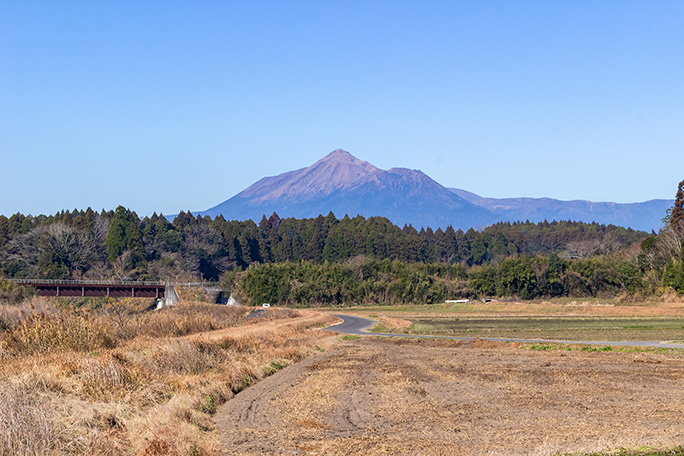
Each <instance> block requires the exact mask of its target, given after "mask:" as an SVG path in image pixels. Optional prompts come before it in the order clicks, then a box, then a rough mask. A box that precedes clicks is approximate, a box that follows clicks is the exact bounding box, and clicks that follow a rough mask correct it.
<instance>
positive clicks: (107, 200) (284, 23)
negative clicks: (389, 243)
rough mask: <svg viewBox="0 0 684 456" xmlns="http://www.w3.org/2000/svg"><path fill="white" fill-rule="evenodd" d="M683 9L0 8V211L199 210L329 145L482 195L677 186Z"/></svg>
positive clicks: (259, 4)
mask: <svg viewBox="0 0 684 456" xmlns="http://www.w3.org/2000/svg"><path fill="white" fill-rule="evenodd" d="M682 24H684V1H681V0H676V1H667V0H659V1H644V0H640V1H629V0H586V1H549V0H544V1H524V0H521V1H510V0H502V1H488V0H472V1H444V2H437V1H422V2H417V1H395V0H393V1H372V2H369V1H327V0H326V1H314V0H311V1H280V0H278V1H247V0H245V1H239V2H238V1H227V0H226V1H219V0H211V1H210V0H204V1H173V0H163V1H152V0H136V1H125V0H123V1H122V0H117V1H99V0H98V1H85V0H84V1H70V0H60V1H53V0H50V1H32V0H21V1H16V0H0V213H1V214H5V215H10V214H12V213H15V212H18V211H19V212H22V213H24V214H29V213H31V214H39V213H54V212H56V211H58V210H60V209H73V208H86V207H88V206H90V207H93V208H94V209H96V210H100V209H102V208H105V209H113V208H115V207H116V206H117V205H119V204H121V205H124V206H127V207H129V208H131V209H134V210H136V211H137V212H138V213H139V214H140V215H148V214H151V213H152V212H153V211H157V212H163V213H166V214H171V213H177V212H178V211H179V210H182V209H192V210H204V209H207V208H209V207H211V206H214V205H216V204H218V203H220V202H222V201H224V200H226V199H228V198H230V197H231V196H233V195H235V194H236V193H238V192H240V191H241V190H242V189H244V188H245V187H247V186H248V185H250V184H252V183H253V182H255V181H256V180H258V179H259V178H261V177H263V176H266V175H276V174H280V173H282V172H286V171H290V170H293V169H297V168H301V167H305V166H308V165H311V164H312V163H314V162H315V161H316V160H318V159H320V158H322V157H323V156H324V155H326V154H327V153H329V152H330V151H332V150H333V149H337V148H343V149H346V150H348V151H349V152H351V153H352V154H354V155H355V156H357V157H358V158H360V159H362V160H367V161H369V162H371V163H372V164H374V165H376V166H378V167H380V168H383V169H388V168H391V167H406V168H413V169H420V170H422V171H423V172H425V173H426V174H428V175H429V176H431V177H432V178H433V179H435V180H436V181H438V182H440V183H441V184H443V185H445V186H450V187H460V188H464V189H466V190H469V191H472V192H475V193H478V194H480V195H482V196H492V197H515V196H532V197H541V196H548V197H553V198H559V199H588V200H594V201H616V202H634V201H644V200H648V199H653V198H674V194H675V191H676V187H677V184H678V182H679V181H681V180H682V179H684V26H683V25H682Z"/></svg>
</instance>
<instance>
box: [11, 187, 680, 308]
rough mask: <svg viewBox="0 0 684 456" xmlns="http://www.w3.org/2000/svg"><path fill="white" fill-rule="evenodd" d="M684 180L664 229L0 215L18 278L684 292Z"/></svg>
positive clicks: (125, 214)
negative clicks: (418, 226) (456, 227)
mask: <svg viewBox="0 0 684 456" xmlns="http://www.w3.org/2000/svg"><path fill="white" fill-rule="evenodd" d="M683 205H684V181H683V182H682V183H680V185H679V188H678V192H677V198H676V201H675V205H674V207H673V208H672V210H670V211H669V212H668V214H667V215H666V217H665V219H664V222H665V226H664V228H663V230H661V232H660V233H658V234H657V235H656V234H655V233H652V234H650V235H649V234H647V233H644V232H638V231H634V230H631V229H625V228H621V227H616V226H612V225H608V226H606V225H599V224H596V223H592V224H587V223H579V222H570V221H561V222H556V221H554V222H547V221H544V222H541V223H530V222H519V223H498V224H495V225H492V226H489V227H487V228H485V229H484V230H482V231H476V230H473V229H470V230H468V231H466V232H463V231H462V230H454V229H453V228H451V227H448V228H446V229H444V230H442V229H438V230H436V231H434V230H432V229H430V228H425V229H420V230H416V229H415V228H413V227H412V226H404V227H403V228H400V227H398V226H396V225H393V224H392V223H391V222H390V221H389V220H387V219H385V218H382V217H370V218H365V217H362V216H357V217H353V218H350V217H348V216H345V217H343V218H342V219H338V218H336V217H335V216H334V215H333V214H332V213H330V214H328V215H327V216H322V215H321V216H318V217H316V218H310V219H294V218H286V219H280V218H279V217H278V216H277V215H276V214H273V215H272V216H271V217H270V218H266V217H265V216H264V217H263V218H262V220H261V221H260V223H259V224H256V223H254V222H252V221H250V220H248V221H227V220H225V219H224V218H223V217H221V216H218V217H215V218H213V219H212V218H210V217H201V216H194V215H192V214H191V213H190V212H181V213H180V214H178V216H176V217H175V218H174V219H173V221H171V222H170V221H169V220H167V219H166V218H165V217H164V216H163V215H159V216H158V215H157V214H153V215H152V216H151V217H143V218H142V219H141V218H140V217H139V216H138V215H137V214H136V213H135V212H133V211H130V210H128V209H126V208H124V207H122V206H119V207H118V208H116V210H113V211H102V212H99V213H98V212H95V211H93V210H91V209H87V210H85V211H82V210H74V211H62V212H59V213H57V214H55V215H50V216H45V215H39V216H31V215H29V216H24V215H22V214H14V215H12V216H11V217H9V218H8V217H5V216H1V215H0V268H1V271H0V272H1V273H2V275H3V276H6V277H14V278H49V279H65V278H73V279H78V278H98V279H104V278H119V279H141V280H142V279H171V280H179V279H181V280H183V279H189V280H196V279H204V280H219V279H220V280H221V283H222V284H223V285H224V288H225V289H230V290H231V291H233V292H234V293H236V294H237V295H239V296H240V297H241V298H242V299H246V300H248V301H250V302H254V303H259V302H274V303H280V304H287V305H314V304H316V305H319V304H327V305H336V304H342V303H364V302H365V303H382V302H386V303H409V302H439V301H442V300H444V299H448V298H459V297H460V298H472V297H476V296H477V297H482V296H500V297H516V298H524V299H529V298H536V297H554V296H605V295H614V294H618V293H641V294H653V293H658V292H661V291H663V290H666V289H674V290H677V291H678V292H684V247H683V241H684V212H683V210H682V207H683Z"/></svg>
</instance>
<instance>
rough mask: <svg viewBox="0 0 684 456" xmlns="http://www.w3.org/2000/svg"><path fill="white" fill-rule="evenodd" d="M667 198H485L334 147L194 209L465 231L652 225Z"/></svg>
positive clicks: (657, 223)
mask: <svg viewBox="0 0 684 456" xmlns="http://www.w3.org/2000/svg"><path fill="white" fill-rule="evenodd" d="M672 204H673V201H672V200H651V201H646V202H643V203H631V204H619V203H609V202H601V203H594V202H591V201H560V200H555V199H550V198H504V199H496V198H483V197H481V196H478V195H476V194H474V193H471V192H468V191H465V190H461V189H456V188H451V189H449V188H446V187H443V186H442V185H440V184H439V183H437V182H435V181H434V180H432V179H431V178H430V177H428V176H427V175H425V174H424V173H422V172H421V171H418V170H411V169H406V168H392V169H389V170H387V171H385V170H382V169H379V168H376V167H375V166H373V165H371V164H370V163H368V162H365V161H362V160H359V159H358V158H356V157H354V156H353V155H351V154H350V153H349V152H347V151H344V150H342V149H338V150H335V151H333V152H331V153H330V154H328V155H327V156H326V157H324V158H322V159H321V160H319V161H317V162H316V163H314V164H313V165H311V166H309V167H308V168H302V169H298V170H295V171H290V172H287V173H284V174H280V175H278V176H272V177H265V178H263V179H261V180H259V181H258V182H256V183H255V184H253V185H251V186H249V187H248V188H246V189H245V190H243V191H242V192H240V193H238V194H237V195H235V196H234V197H232V198H230V199H229V200H227V201H224V202H223V203H221V204H219V205H218V206H215V207H212V208H211V209H208V210H206V211H202V212H200V214H201V215H209V216H211V217H215V216H217V215H223V217H224V218H226V219H228V220H247V219H252V220H254V221H256V222H258V221H259V220H261V218H262V217H263V216H264V215H266V216H267V217H268V216H269V215H270V214H272V213H273V212H276V213H277V214H278V215H279V216H280V217H296V218H311V217H317V216H318V215H320V214H322V215H327V214H328V213H329V212H331V211H332V212H333V213H334V214H335V216H337V217H338V218H342V217H344V215H345V214H346V215H349V216H350V217H354V216H356V215H363V216H365V217H372V216H382V217H387V218H388V219H389V220H390V221H391V222H393V223H394V224H396V225H398V226H403V225H405V224H406V225H413V227H415V228H420V227H428V226H429V227H432V228H433V229H437V228H438V227H441V228H445V227H447V226H449V225H451V226H453V227H454V229H458V228H461V229H463V230H467V229H468V228H471V227H472V228H481V227H484V226H487V225H490V224H492V223H496V222H500V221H504V222H513V221H525V220H529V221H531V222H541V221H543V220H548V221H552V220H574V221H582V222H587V223H591V222H597V223H603V224H614V225H618V226H624V227H631V228H634V229H640V230H645V231H650V230H656V231H657V230H658V229H659V228H660V227H661V226H662V222H661V219H662V217H664V216H665V211H666V210H667V208H669V207H671V206H672Z"/></svg>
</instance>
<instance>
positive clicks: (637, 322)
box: [341, 298, 684, 341]
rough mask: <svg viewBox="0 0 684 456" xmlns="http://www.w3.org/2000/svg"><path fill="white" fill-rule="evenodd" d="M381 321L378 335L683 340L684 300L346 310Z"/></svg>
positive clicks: (556, 302)
mask: <svg viewBox="0 0 684 456" xmlns="http://www.w3.org/2000/svg"><path fill="white" fill-rule="evenodd" d="M341 312H346V313H351V314H355V315H359V316H363V317H367V318H371V319H374V320H377V321H379V324H378V325H377V326H376V327H375V328H373V331H374V332H394V333H401V334H426V335H439V336H459V337H492V338H520V339H562V340H578V341H582V340H599V341H600V340H606V341H619V340H624V341H630V340H659V341H682V340H684V300H682V299H677V298H670V300H669V301H666V300H661V301H660V302H658V301H651V302H638V301H637V302H633V301H619V300H600V299H590V300H580V301H578V300H573V299H567V298H564V299H558V300H551V301H529V302H522V301H516V302H488V303H483V302H480V301H475V302H471V303H458V304H435V305H416V306H397V307H395V306H373V307H355V308H351V309H344V310H343V311H341Z"/></svg>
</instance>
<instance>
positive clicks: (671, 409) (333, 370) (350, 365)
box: [216, 338, 684, 455]
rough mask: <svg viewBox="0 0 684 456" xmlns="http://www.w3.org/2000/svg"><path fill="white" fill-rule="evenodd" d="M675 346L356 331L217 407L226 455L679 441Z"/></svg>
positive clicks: (681, 377)
mask: <svg viewBox="0 0 684 456" xmlns="http://www.w3.org/2000/svg"><path fill="white" fill-rule="evenodd" d="M682 417H684V357H682V355H680V354H674V353H673V354H654V353H616V352H581V351H563V350H557V351H534V350H523V349H520V348H519V346H518V345H516V344H506V343H495V342H483V341H479V340H476V341H473V342H467V343H466V342H455V341H430V340H422V341H415V340H382V339H376V338H365V339H359V340H354V341H349V342H345V343H343V344H342V345H340V346H337V347H336V348H334V349H332V350H330V351H328V352H326V353H322V354H320V355H317V356H314V357H311V358H309V359H307V360H305V361H303V362H301V363H299V364H296V365H294V366H291V367H288V368H286V369H284V370H283V371H281V372H279V373H277V374H275V375H273V376H272V377H269V378H267V379H265V380H263V381H262V382H260V383H259V384H257V385H255V386H253V387H251V388H248V389H247V390H245V391H243V392H242V393H240V394H238V395H237V396H236V397H235V398H233V399H232V400H230V401H228V403H227V404H226V405H225V406H224V407H223V408H222V409H221V410H220V411H219V412H218V414H217V417H216V420H217V425H218V427H219V428H220V429H222V432H223V440H222V445H221V451H222V452H223V454H230V455H261V454H276V455H299V454H311V455H480V454H497V455H553V454H556V453H558V452H579V451H590V450H591V451H596V450H606V449H615V448H619V447H638V446H644V445H649V446H661V445H664V446H675V445H682V444H684V418H682Z"/></svg>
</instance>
